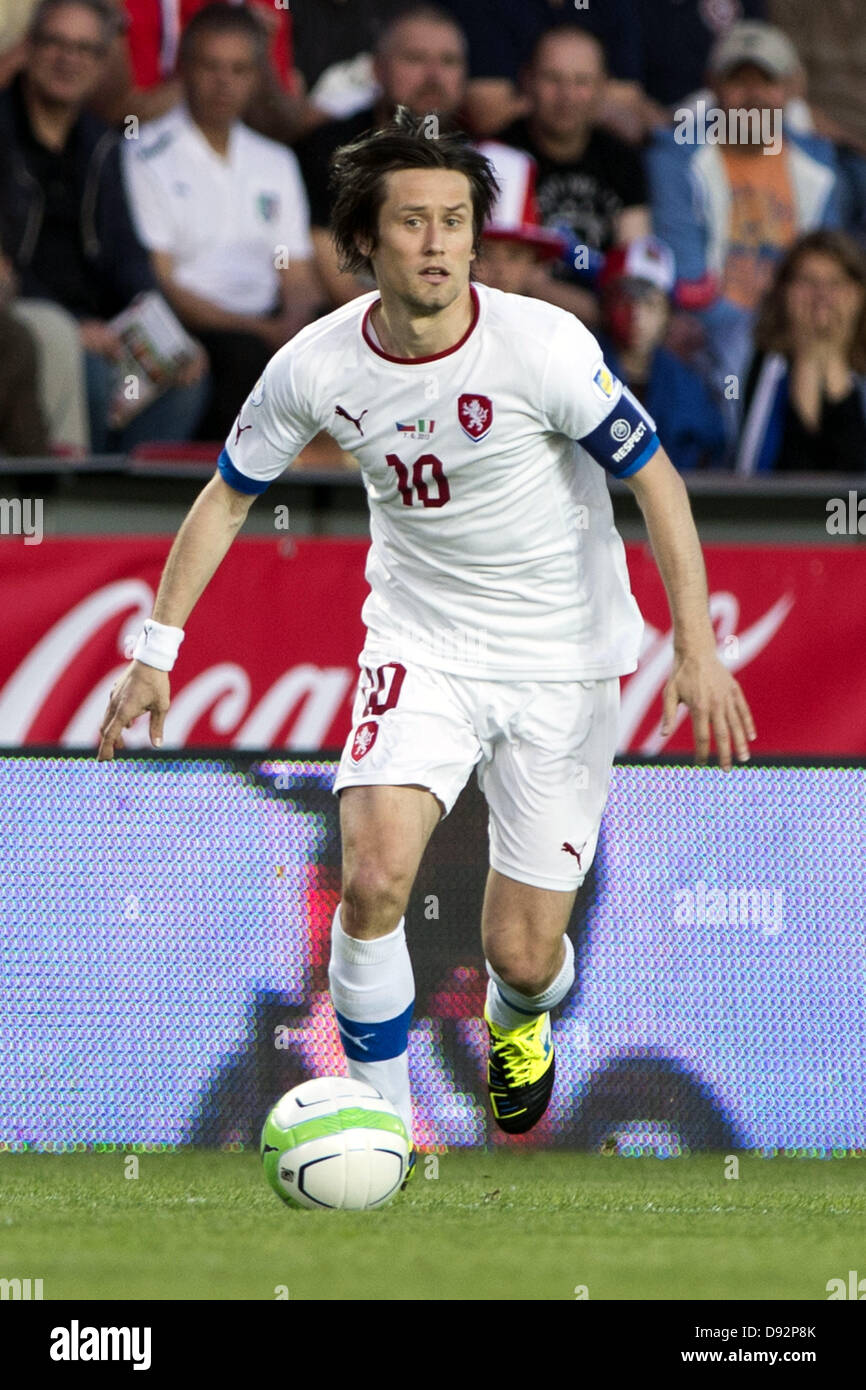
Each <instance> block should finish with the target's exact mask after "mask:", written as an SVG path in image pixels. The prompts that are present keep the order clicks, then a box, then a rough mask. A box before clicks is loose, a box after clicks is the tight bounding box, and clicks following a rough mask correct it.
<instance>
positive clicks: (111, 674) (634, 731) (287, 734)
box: [0, 579, 794, 755]
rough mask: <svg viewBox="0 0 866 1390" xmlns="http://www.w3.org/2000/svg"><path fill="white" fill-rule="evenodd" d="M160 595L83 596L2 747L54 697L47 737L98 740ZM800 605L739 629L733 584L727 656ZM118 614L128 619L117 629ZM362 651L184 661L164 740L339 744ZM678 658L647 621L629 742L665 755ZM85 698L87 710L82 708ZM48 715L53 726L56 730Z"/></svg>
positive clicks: (44, 639) (7, 719) (134, 738)
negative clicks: (287, 658) (261, 664)
mask: <svg viewBox="0 0 866 1390" xmlns="http://www.w3.org/2000/svg"><path fill="white" fill-rule="evenodd" d="M153 602H154V593H153V589H152V588H151V586H150V585H149V584H148V583H146V582H145V581H143V580H140V579H122V580H118V581H115V582H113V583H109V584H105V585H103V586H102V587H100V588H97V589H96V590H95V591H94V592H93V593H91V594H88V595H87V596H86V597H85V598H83V599H82V600H81V601H80V602H78V603H75V604H73V606H72V607H71V608H70V609H69V610H68V611H67V612H66V613H64V614H63V615H62V617H60V618H59V619H58V620H57V621H56V622H54V623H53V624H52V626H51V627H50V628H49V629H48V630H47V631H46V632H45V633H44V634H43V635H42V636H41V637H40V638H39V640H38V641H36V642H35V643H34V645H33V646H32V647H31V648H30V650H29V651H28V652H27V654H26V656H25V657H24V658H23V659H22V660H21V662H20V664H19V665H18V666H17V668H16V669H15V670H14V671H13V672H12V673H11V675H10V676H9V678H8V680H7V681H6V683H5V685H4V686H3V688H2V689H0V744H5V745H8V746H12V747H14V746H16V745H21V744H26V743H28V742H34V741H36V740H35V737H34V735H33V734H32V732H31V731H32V730H33V728H34V725H35V724H36V723H37V720H39V717H40V713H41V711H42V710H43V709H45V708H46V706H48V705H49V702H50V708H51V712H52V713H51V719H50V720H49V721H44V720H43V721H42V723H41V724H40V726H39V735H40V737H41V738H44V739H45V740H46V741H50V742H57V743H59V744H61V745H63V746H66V747H89V748H93V749H95V748H96V747H97V745H98V743H99V727H100V724H101V722H102V718H103V715H104V713H105V710H106V708H107V705H108V701H109V696H110V693H111V689H112V686H113V685H114V683H115V681H116V680H117V679H118V677H119V676H121V675H122V674H123V672H124V671H125V669H126V665H127V662H128V660H129V655H130V653H131V650H132V645H133V644H134V641H135V638H136V637H137V635H138V633H139V632H140V630H141V627H142V624H143V623H144V620H145V619H146V618H147V617H149V616H150V614H151V612H152V611H153ZM793 606H794V597H793V595H792V594H789V593H786V594H783V595H782V596H781V597H780V598H777V599H776V600H775V602H774V603H772V604H771V606H770V607H769V608H768V609H767V611H766V613H764V615H763V616H762V617H761V618H759V619H757V621H755V622H753V623H752V624H751V625H750V626H749V627H747V628H744V629H743V630H741V631H738V624H739V618H740V604H739V601H738V599H737V597H736V596H735V595H734V594H733V593H731V592H729V591H728V590H719V591H717V592H715V593H713V594H712V595H711V597H710V617H711V620H712V622H713V626H714V629H715V633H716V639H717V644H718V651H719V655H720V656H721V658H722V660H723V661H724V662H725V663H726V665H727V666H728V667H729V669H730V670H731V671H732V672H735V673H736V672H737V671H739V670H741V669H742V668H743V667H744V666H747V665H748V664H749V663H750V662H751V661H754V660H755V658H756V657H757V656H758V655H759V654H760V653H761V652H762V651H763V650H764V649H765V648H766V647H767V646H768V644H769V643H770V642H771V641H772V640H773V637H774V636H775V634H776V633H777V632H778V630H779V628H780V627H781V626H782V624H783V623H784V622H785V620H786V618H787V617H788V615H789V613H790V612H791V609H792V608H793ZM113 621H114V622H115V623H116V626H115V627H114V628H113V629H112V628H111V624H112V622H113ZM106 627H108V629H109V631H112V632H113V636H112V644H113V650H114V651H116V654H117V657H118V658H120V661H119V662H114V661H112V659H111V654H110V653H109V656H108V659H107V660H106V663H105V664H106V669H105V671H104V673H103V674H102V675H100V676H99V678H98V679H97V680H96V681H95V682H94V683H92V684H91V686H90V688H89V689H88V690H87V691H86V693H85V694H84V695H83V697H82V696H81V694H80V693H79V692H80V686H81V680H82V677H81V671H83V670H85V669H86V670H87V672H88V675H87V677H86V679H87V680H88V681H91V680H92V677H91V675H90V674H89V673H90V671H91V670H92V666H93V661H94V655H93V643H94V641H96V640H97V639H98V637H99V635H100V634H101V633H103V632H104V630H105V629H106ZM88 647H90V651H89V652H87V648H88ZM85 653H86V655H85ZM254 660H255V656H254V655H253V657H252V661H254ZM354 660H355V653H354V652H347V653H346V662H345V664H342V665H319V664H317V663H316V662H314V661H304V662H300V663H297V664H295V665H292V666H290V667H288V668H287V669H285V670H284V671H282V672H281V673H280V674H279V675H278V676H277V677H276V679H273V678H272V677H269V682H270V683H269V685H268V688H267V689H266V690H265V691H264V693H263V694H256V696H255V697H254V695H253V690H254V682H253V677H254V675H255V667H254V666H253V668H252V672H251V671H249V670H248V669H247V668H246V666H244V665H242V664H240V663H239V662H237V661H217V662H215V663H214V664H212V665H210V666H208V667H207V668H206V669H205V670H202V671H199V672H197V673H196V674H195V675H193V676H191V677H190V678H188V679H184V674H183V662H181V663H180V664H179V665H178V666H177V667H176V668H175V670H174V671H173V672H172V676H171V686H172V702H171V706H170V708H169V711H168V714H167V716H166V721H165V733H164V740H163V747H164V748H180V747H183V746H184V745H186V744H187V743H190V742H192V741H193V735H194V737H195V741H196V742H200V743H207V742H209V741H213V742H214V743H215V744H224V745H227V746H229V747H233V748H268V747H285V748H297V749H301V748H303V749H313V748H321V747H323V746H335V745H336V744H337V743H340V742H342V741H343V738H344V737H345V735H346V734H347V733H348V730H349V701H348V696H349V694H350V692H351V690H352V689H353V688H354V687H355V684H356V680H357V670H356V668H355V666H354ZM672 660H673V642H672V634H671V632H670V631H662V630H661V629H659V628H655V627H653V626H652V625H650V624H646V626H645V631H644V643H643V649H642V652H641V658H640V666H639V669H638V670H637V671H636V672H635V673H634V674H633V675H631V676H629V677H627V678H626V680H625V681H624V683H623V693H622V705H621V720H620V751H626V750H627V749H631V750H633V751H635V752H640V753H643V754H646V755H652V754H656V753H658V752H660V751H661V749H663V748H664V746H665V744H666V743H667V742H668V741H669V739H670V738H671V737H672V736H673V734H674V732H675V730H676V729H677V728H678V727H679V725H680V724H681V723H682V721H683V719H685V718H687V717H688V710H687V709H686V708H685V707H684V706H681V707H680V709H679V710H678V712H677V716H676V719H675V721H674V723H673V727H672V729H671V731H670V734H669V735H668V736H667V737H663V736H662V734H661V729H660V723H661V721H660V719H659V720H657V721H655V722H654V723H653V724H652V725H651V726H650V727H649V729H646V728H644V725H645V724H646V723H647V722H648V719H647V717H648V715H649V712H650V710H651V709H653V708H654V707H655V702H656V701H657V700H658V697H659V695H660V694H661V691H662V689H663V687H664V684H665V681H666V680H667V678H668V676H669V674H670V672H671V667H672ZM79 663H81V668H80V670H79V672H78V674H77V675H76V667H77V665H78V664H79ZM259 684H260V683H259ZM67 691H69V692H71V691H74V692H75V694H74V695H72V694H67V695H66V700H65V703H64V699H63V696H64V694H65V693H66V692H67ZM58 697H60V698H58ZM73 700H74V701H75V708H74V709H72V711H71V713H70V712H69V704H70V702H71V701H73ZM55 710H57V711H62V712H61V713H58V714H57V716H56V725H54V719H55ZM46 723H48V724H49V725H53V727H50V729H49V730H48V732H46ZM124 743H125V746H126V747H127V748H142V747H150V733H149V716H148V715H146V714H145V715H142V716H141V718H140V719H139V720H137V721H136V723H135V724H134V725H132V727H131V728H130V729H129V730H128V731H127V732H126V733H125V734H124Z"/></svg>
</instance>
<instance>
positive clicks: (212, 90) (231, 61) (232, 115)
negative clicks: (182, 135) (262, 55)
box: [183, 34, 259, 125]
mask: <svg viewBox="0 0 866 1390" xmlns="http://www.w3.org/2000/svg"><path fill="white" fill-rule="evenodd" d="M258 80H259V69H258V65H257V63H256V52H255V48H254V46H253V44H252V42H251V41H250V39H248V38H247V37H246V36H245V35H244V34H201V35H199V37H198V39H197V40H196V42H195V46H194V48H193V51H192V53H191V54H190V56H189V58H188V59H187V61H186V63H185V64H184V67H183V81H184V90H185V93H186V100H187V104H188V106H189V109H190V113H191V115H192V118H193V120H194V121H197V122H198V124H199V125H213V124H215V125H229V124H231V122H232V121H237V120H240V118H241V116H242V115H243V113H244V111H245V110H246V108H247V106H248V105H249V102H250V98H251V97H252V95H253V93H254V91H255V89H256V85H257V83H258Z"/></svg>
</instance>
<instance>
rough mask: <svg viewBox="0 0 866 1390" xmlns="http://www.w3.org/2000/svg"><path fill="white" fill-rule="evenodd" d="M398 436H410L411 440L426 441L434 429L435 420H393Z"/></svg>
mask: <svg viewBox="0 0 866 1390" xmlns="http://www.w3.org/2000/svg"><path fill="white" fill-rule="evenodd" d="M394 423H395V424H396V426H397V433H398V434H408V435H411V437H412V438H413V439H426V438H427V437H428V436H429V435H431V434H432V433H433V431H434V429H435V428H436V421H435V420H408V421H404V420H395V422H394Z"/></svg>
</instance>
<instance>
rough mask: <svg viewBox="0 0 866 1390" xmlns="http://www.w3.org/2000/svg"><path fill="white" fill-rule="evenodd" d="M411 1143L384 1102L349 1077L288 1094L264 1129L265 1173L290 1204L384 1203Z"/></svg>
mask: <svg viewBox="0 0 866 1390" xmlns="http://www.w3.org/2000/svg"><path fill="white" fill-rule="evenodd" d="M410 1148H411V1143H410V1139H409V1136H408V1134H407V1133H406V1127H405V1125H404V1124H403V1121H402V1120H401V1118H400V1116H399V1114H398V1113H397V1111H396V1109H395V1108H394V1106H393V1105H392V1104H391V1102H390V1101H388V1100H386V1099H385V1097H384V1096H383V1095H382V1094H381V1092H380V1091H377V1090H376V1088H375V1086H370V1085H368V1084H367V1083H366V1082H365V1081H353V1080H352V1079H351V1078H350V1077H342V1076H320V1077H316V1079H315V1080H313V1081H304V1082H303V1083H302V1084H301V1085H300V1086H295V1087H293V1089H292V1090H291V1091H287V1092H286V1094H285V1095H284V1096H282V1097H281V1098H280V1099H279V1100H278V1101H277V1103H276V1105H275V1106H274V1108H273V1110H271V1112H270V1114H269V1115H268V1117H267V1119H266V1120H265V1124H264V1129H263V1130H262V1142H261V1156H262V1163H263V1164H264V1169H265V1176H266V1177H267V1179H268V1182H269V1183H270V1185H271V1187H272V1188H273V1189H274V1191H275V1192H276V1194H277V1196H278V1197H282V1199H283V1201H284V1202H288V1203H289V1205H290V1206H292V1207H307V1208H316V1207H319V1208H321V1207H332V1208H333V1207H337V1208H340V1209H342V1210H343V1211H366V1210H369V1209H371V1208H373V1207H383V1206H385V1204H386V1203H387V1202H390V1200H391V1198H392V1197H393V1196H394V1194H395V1193H396V1192H398V1191H399V1190H400V1184H401V1183H402V1182H403V1179H404V1178H405V1176H406V1170H407V1167H408V1164H409V1152H410Z"/></svg>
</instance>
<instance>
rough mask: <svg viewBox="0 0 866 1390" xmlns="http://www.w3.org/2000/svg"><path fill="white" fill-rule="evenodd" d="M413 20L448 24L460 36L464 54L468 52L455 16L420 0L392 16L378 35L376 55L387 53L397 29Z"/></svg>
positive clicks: (374, 46) (442, 7) (375, 43)
mask: <svg viewBox="0 0 866 1390" xmlns="http://www.w3.org/2000/svg"><path fill="white" fill-rule="evenodd" d="M413 19H422V20H426V21H427V23H428V24H447V25H448V26H449V28H451V29H454V30H456V32H457V33H458V34H459V35H460V38H461V41H462V43H463V49H464V52H465V51H466V48H467V43H466V35H465V34H464V32H463V30H462V29H461V27H460V24H459V21H458V20H457V19H455V17H454V15H453V14H451V12H450V11H449V10H446V9H445V8H444V6H443V5H434V4H427V3H424V0H419V2H418V3H412V4H406V5H404V6H403V7H402V9H399V10H398V11H397V12H396V14H392V15H391V16H390V18H389V19H388V20H387V21H386V22H385V23H384V24H383V25H382V27H381V28H380V29H379V32H378V33H377V35H376V39H375V42H374V45H373V51H374V53H376V54H377V55H379V54H382V53H385V52H387V50H388V48H389V47H390V44H391V40H392V39H393V37H394V34H395V32H396V31H397V29H399V28H400V26H401V25H403V24H405V23H406V22H407V21H409V20H413Z"/></svg>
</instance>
